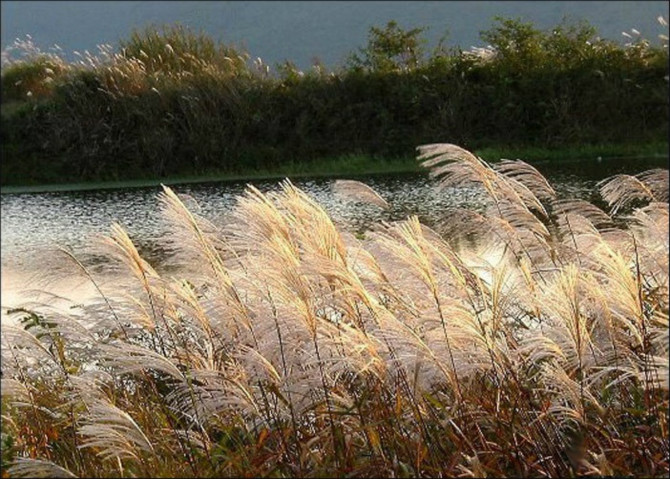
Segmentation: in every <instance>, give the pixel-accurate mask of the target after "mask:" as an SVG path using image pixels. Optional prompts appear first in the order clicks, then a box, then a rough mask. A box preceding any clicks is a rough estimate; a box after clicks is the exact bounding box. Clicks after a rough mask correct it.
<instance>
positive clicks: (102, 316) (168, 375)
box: [2, 144, 668, 477]
mask: <svg viewBox="0 0 670 479" xmlns="http://www.w3.org/2000/svg"><path fill="white" fill-rule="evenodd" d="M420 152H421V155H420V157H419V158H420V159H421V160H423V162H424V163H423V164H424V166H426V167H427V168H430V169H431V172H432V173H433V174H434V176H436V177H439V178H440V183H441V185H442V186H444V187H450V186H453V185H461V184H465V183H467V184H475V185H479V186H480V187H482V188H483V190H484V191H485V192H486V193H487V197H488V204H487V209H486V211H483V212H475V211H464V210H461V211H455V212H454V214H453V217H451V220H452V223H453V222H455V221H463V224H460V223H459V224H458V225H456V226H454V225H453V224H452V225H451V227H450V228H448V229H445V230H444V231H443V230H440V231H435V230H432V229H429V228H428V227H426V226H425V225H422V224H421V223H420V222H419V220H418V219H417V218H416V217H410V218H408V219H407V220H405V221H401V222H398V223H394V224H386V223H384V224H381V225H379V227H378V228H376V229H375V230H374V231H372V232H370V233H369V234H368V235H367V239H364V240H361V239H358V238H357V237H355V236H354V235H352V234H349V233H347V232H344V231H340V230H339V229H338V228H337V227H336V226H335V225H334V224H333V222H332V221H331V219H330V217H329V216H328V214H327V213H326V212H325V211H324V210H323V209H322V207H321V206H320V205H319V204H317V203H316V202H315V201H314V200H313V199H311V198H310V197H309V196H308V195H306V194H305V193H304V192H302V191H301V190H299V189H298V188H296V187H295V186H293V185H292V184H291V183H290V182H289V181H286V182H284V183H283V184H282V189H281V191H279V192H277V193H272V194H264V193H262V192H260V191H258V190H257V189H255V188H254V187H252V186H250V187H249V188H248V189H247V191H246V192H245V194H244V195H243V196H242V197H241V198H239V202H238V205H237V208H236V210H235V212H234V214H233V215H232V217H231V220H230V222H229V224H227V225H226V227H225V229H219V228H218V227H217V226H215V225H214V224H212V223H210V222H208V221H207V220H205V219H204V218H201V217H199V216H198V215H196V214H194V213H192V212H191V211H190V210H189V209H187V208H186V206H185V205H184V203H183V201H182V200H181V199H180V198H179V196H178V195H176V194H175V193H174V192H173V191H172V190H171V189H170V188H167V187H166V188H164V192H163V193H162V194H161V198H160V200H161V203H162V205H163V208H164V211H165V213H166V215H167V217H168V218H169V219H170V220H171V221H172V222H173V225H174V233H175V238H174V239H175V243H176V244H178V245H179V246H180V251H179V254H180V256H181V257H182V258H185V259H186V260H187V262H188V263H189V267H188V268H187V269H185V270H184V272H183V274H182V276H181V277H166V276H165V275H162V274H160V273H159V272H157V271H156V270H155V269H154V268H152V266H151V265H149V264H148V263H147V262H146V261H145V260H143V259H142V257H141V256H140V255H139V253H138V251H137V249H136V248H135V246H134V245H133V243H132V241H131V239H130V237H129V236H128V235H127V234H126V233H125V231H124V230H123V229H122V228H121V227H120V226H118V225H114V226H113V228H112V232H111V235H110V236H109V237H108V238H106V239H105V241H104V244H103V246H104V247H105V248H106V249H107V251H108V253H109V258H110V259H111V260H112V261H114V262H115V264H117V266H118V267H119V268H121V270H122V271H125V274H126V276H127V279H128V281H129V282H130V283H131V284H132V285H133V286H129V287H125V288H124V289H123V290H119V289H110V288H109V287H105V286H104V281H102V279H103V278H102V277H100V276H99V273H94V272H93V271H92V270H91V269H89V268H88V267H87V266H86V265H85V264H83V263H80V262H77V263H76V268H77V270H78V271H79V272H84V273H85V275H86V276H87V277H88V278H89V279H90V280H91V281H93V282H94V283H95V284H96V288H98V289H97V290H98V291H99V292H100V299H99V301H98V302H96V303H94V304H88V305H84V306H82V307H80V308H79V309H78V310H76V311H73V314H72V315H64V314H62V313H58V312H56V311H55V310H53V309H50V308H49V306H48V305H43V306H34V307H32V308H31V310H30V311H27V310H20V311H17V313H16V315H17V319H19V320H20V321H21V323H20V324H21V326H5V327H3V330H2V373H3V376H2V400H3V402H2V405H3V419H4V420H3V426H2V428H3V429H2V430H3V446H4V447H3V475H6V476H9V477H37V476H41V477H118V476H123V477H133V476H135V477H136V476H159V477H160V476H170V477H207V476H211V477H224V476H277V477H302V476H384V477H398V476H402V477H406V476H417V477H418V476H422V477H453V476H459V477H485V476H487V475H492V476H514V477H522V476H523V477H526V476H550V477H566V476H577V475H598V476H599V475H627V476H628V475H632V476H644V477H647V476H654V477H656V476H658V477H661V476H666V475H667V473H668V439H667V437H668V203H667V200H668V183H667V171H651V172H646V173H643V174H639V175H636V176H634V177H633V176H630V177H623V176H619V177H614V178H612V179H610V180H608V181H605V182H603V183H602V185H601V192H602V195H603V198H604V199H605V200H606V201H607V202H608V203H609V205H610V207H611V210H612V211H611V212H609V213H608V212H606V211H603V210H602V209H600V208H598V207H597V206H595V205H592V204H590V203H587V202H585V201H583V200H565V199H562V200H558V199H556V195H555V193H554V190H553V189H552V188H551V186H550V185H549V184H548V183H547V182H546V180H545V179H544V178H543V177H542V176H541V175H540V173H539V172H537V171H536V170H535V169H534V168H532V167H530V166H529V165H527V164H526V163H523V162H521V161H518V160H517V161H503V162H500V163H498V164H496V165H494V166H491V165H488V164H487V163H485V162H484V161H482V160H481V159H480V158H477V157H475V156H474V155H472V154H471V153H470V152H467V151H465V150H463V149H461V148H459V147H457V146H455V145H444V144H437V145H428V146H424V147H421V148H420ZM364 186H365V185H363V186H361V185H358V184H353V183H340V184H339V185H338V188H339V190H340V192H341V193H344V194H347V195H349V196H350V197H354V198H358V199H363V200H367V201H373V202H376V203H377V204H379V205H380V206H382V205H383V204H382V203H381V201H383V200H381V198H378V196H375V194H374V192H373V191H372V190H369V189H368V187H364ZM448 220H449V219H447V221H446V223H445V224H448V223H449V221H448Z"/></svg>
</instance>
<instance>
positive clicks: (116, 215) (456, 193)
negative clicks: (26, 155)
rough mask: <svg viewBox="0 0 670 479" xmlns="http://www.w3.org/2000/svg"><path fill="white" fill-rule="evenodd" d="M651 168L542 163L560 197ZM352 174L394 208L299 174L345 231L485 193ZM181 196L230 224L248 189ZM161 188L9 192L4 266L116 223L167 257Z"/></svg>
mask: <svg viewBox="0 0 670 479" xmlns="http://www.w3.org/2000/svg"><path fill="white" fill-rule="evenodd" d="M652 167H667V165H666V161H665V160H662V159H657V160H645V161H641V160H629V161H614V160H607V161H603V162H602V163H594V162H591V163H588V164H587V163H576V162H572V163H566V164H564V165H563V166H562V167H561V168H560V169H559V168H557V167H555V166H549V165H545V166H543V165H538V166H537V168H538V169H539V170H540V171H541V172H542V173H543V174H544V175H545V176H546V177H547V179H548V180H549V182H550V183H551V184H552V186H553V187H554V188H555V189H556V191H557V193H558V195H559V196H562V197H566V196H568V197H581V198H585V199H590V200H597V195H595V194H594V192H595V184H596V183H597V181H598V180H600V179H603V178H605V177H607V176H611V175H613V174H616V173H638V172H640V171H643V170H645V169H649V168H652ZM350 178H353V179H357V180H359V181H364V182H365V183H366V184H368V185H370V186H371V187H373V188H374V189H375V190H376V191H377V192H378V193H379V194H381V195H382V196H383V197H384V198H385V199H386V200H387V201H388V202H389V203H390V205H391V208H390V209H389V210H386V211H385V210H381V209H379V208H377V207H375V206H373V205H366V204H361V203H356V202H351V201H346V200H345V199H343V198H341V197H338V196H337V195H335V194H334V193H333V191H332V185H333V183H334V181H335V180H334V179H331V178H321V179H299V180H295V181H294V184H295V185H296V186H298V187H299V188H301V189H303V190H304V191H306V192H307V193H308V194H310V195H311V196H312V197H313V198H314V199H316V200H317V201H318V202H319V203H320V204H321V205H323V206H324V208H325V209H326V210H327V211H328V213H329V214H330V215H331V217H332V218H333V219H334V221H335V222H336V223H337V224H338V225H340V226H341V227H342V228H345V229H348V230H351V231H364V230H366V229H367V228H369V227H370V226H371V225H373V224H374V223H377V222H379V221H381V220H386V221H394V220H399V219H404V218H406V217H407V216H409V215H417V216H418V217H419V219H420V220H421V221H422V222H423V223H425V224H428V225H434V224H435V223H436V222H438V221H441V220H444V219H445V218H447V219H448V215H449V209H450V208H453V207H456V206H476V205H477V204H478V202H480V199H481V193H480V192H479V191H478V190H477V189H476V188H448V189H442V190H440V189H438V188H436V186H437V183H436V181H435V180H433V179H430V178H429V177H428V176H427V175H426V174H402V175H377V176H367V177H355V176H352V177H350ZM253 184H254V185H255V186H256V187H257V188H259V189H260V190H261V191H263V192H267V191H273V190H278V189H279V182H278V181H277V180H265V181H254V182H253ZM171 186H172V187H173V189H174V190H175V191H176V192H177V193H178V194H182V195H188V196H190V197H192V198H193V199H194V200H195V201H196V202H197V203H198V204H199V205H200V211H199V213H200V214H201V215H203V216H205V217H206V218H208V219H210V220H212V221H214V222H215V223H218V224H222V225H225V220H226V215H227V214H228V213H230V212H231V211H232V209H233V208H234V206H235V202H236V197H238V196H239V195H240V194H242V193H243V191H244V189H245V186H246V183H245V182H215V183H198V184H184V185H171ZM160 191H161V189H160V187H159V186H155V187H141V188H119V189H109V190H97V191H76V192H62V191H61V192H48V193H21V194H3V195H2V203H1V217H2V244H1V246H2V250H1V251H2V266H3V269H4V268H10V269H14V268H21V269H23V270H33V269H37V270H39V269H40V268H43V267H44V266H45V264H48V262H49V261H50V260H51V259H52V258H53V257H54V255H53V248H54V247H55V246H57V245H60V246H64V247H68V248H72V249H73V250H74V252H75V253H76V252H79V251H83V250H84V249H85V247H86V246H87V245H88V244H90V243H91V239H92V237H94V236H95V235H97V234H101V233H107V232H109V227H110V225H111V224H112V222H118V223H120V224H121V225H123V226H124V227H125V228H126V229H127V231H128V232H129V234H130V236H131V238H132V239H133V241H134V242H135V243H136V244H137V245H138V247H139V248H140V251H141V252H142V253H143V254H145V255H147V258H148V259H149V260H150V261H157V262H159V263H160V261H161V260H162V259H163V258H162V255H163V254H164V251H163V250H162V248H161V240H162V239H163V238H164V237H165V235H166V233H167V232H168V230H169V225H168V224H167V222H166V221H165V220H164V219H163V217H162V215H161V214H160V204H159V202H158V200H157V195H158V194H159V193H160Z"/></svg>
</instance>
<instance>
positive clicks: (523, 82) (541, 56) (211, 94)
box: [0, 19, 668, 186]
mask: <svg viewBox="0 0 670 479" xmlns="http://www.w3.org/2000/svg"><path fill="white" fill-rule="evenodd" d="M482 40H483V41H484V42H486V43H488V44H489V45H490V47H487V48H484V49H479V50H472V51H462V50H460V49H457V48H446V47H441V48H438V49H436V50H434V51H432V52H426V51H425V49H424V48H423V46H422V45H423V43H422V38H421V29H415V30H410V31H404V30H402V29H401V28H400V27H399V26H398V25H396V24H394V23H392V22H391V23H389V24H388V25H387V26H386V28H373V29H371V32H370V37H369V39H368V44H367V46H365V47H364V48H362V49H361V51H359V52H358V53H356V54H353V55H352V56H351V58H350V59H349V61H348V62H347V63H346V64H345V65H343V66H340V67H338V68H336V69H334V70H332V71H329V70H328V69H326V68H325V67H323V66H322V65H318V64H316V65H315V66H314V67H313V68H312V69H311V70H310V71H306V72H301V71H298V70H297V69H296V68H295V67H294V66H293V65H292V64H291V63H290V62H286V63H285V64H282V65H276V66H274V67H273V68H270V67H268V66H267V65H264V64H263V63H262V62H259V61H255V62H252V61H250V58H251V57H250V55H249V54H248V53H246V52H243V51H241V50H238V49H236V48H233V47H231V46H227V45H222V44H216V43H215V42H214V41H213V40H212V39H211V38H209V37H207V36H205V35H197V34H193V33H191V32H188V31H186V30H184V29H180V28H177V27H166V28H164V29H163V30H156V29H148V30H146V31H141V32H137V33H135V34H134V35H132V36H131V37H130V38H128V39H125V40H123V41H122V42H121V43H120V45H119V46H118V48H117V49H113V48H111V47H110V48H106V49H103V50H102V51H101V53H100V54H99V55H97V56H91V55H89V56H88V57H82V59H81V61H79V62H68V61H65V60H64V59H63V58H62V57H59V56H57V55H54V54H45V53H43V52H40V51H39V50H38V49H36V47H35V46H34V45H32V44H23V45H22V48H23V50H22V51H23V52H24V53H26V56H25V57H23V58H19V59H16V60H15V61H13V62H10V63H8V64H5V65H4V66H3V70H2V115H1V118H0V121H1V123H0V145H1V146H0V147H1V148H2V159H3V164H2V176H1V178H0V180H1V181H0V183H1V184H2V185H3V186H5V185H30V184H33V185H38V184H43V185H44V184H63V183H66V184H67V183H80V182H106V181H124V180H147V179H157V178H180V177H204V176H210V175H213V174H216V175H217V176H221V175H225V176H231V177H242V176H247V175H250V174H256V173H257V174H271V175H274V174H284V172H286V173H297V174H301V173H305V174H307V173H309V174H311V173H313V172H314V173H327V172H328V169H329V168H331V169H334V170H335V171H340V170H339V169H337V168H336V167H335V166H332V167H324V165H323V163H324V162H325V163H328V161H331V160H328V161H326V160H323V158H351V157H359V156H360V157H367V158H411V157H413V155H414V146H415V145H417V144H425V143H429V142H432V141H444V142H451V143H458V144H462V145H464V146H466V147H468V148H469V149H471V150H474V151H485V152H486V151H491V152H494V150H496V149H498V150H499V151H500V152H501V153H504V152H507V151H513V149H514V148H519V145H522V146H523V148H526V149H528V151H533V149H534V148H537V149H539V150H543V149H547V150H552V151H554V152H556V153H550V154H549V156H551V158H554V159H555V160H559V159H562V158H569V157H573V156H574V155H572V154H564V153H560V152H561V150H568V151H569V150H571V149H573V148H575V145H577V148H582V146H580V145H617V144H622V145H634V144H637V145H643V144H646V143H652V144H653V143H659V142H665V141H667V136H668V102H667V97H668V95H667V86H668V83H667V76H668V50H667V45H666V44H665V43H661V44H659V43H658V42H656V41H648V40H645V39H641V38H636V39H634V40H631V42H630V43H629V44H627V45H621V44H619V43H616V42H612V41H607V40H603V39H600V38H598V36H597V32H596V31H595V30H594V29H593V28H591V27H589V26H588V25H585V24H561V25H557V26H555V27H554V28H552V29H547V30H539V29H536V28H535V27H533V26H532V25H530V24H526V23H523V22H520V21H516V20H505V19H500V20H498V21H497V22H496V23H495V24H494V25H493V26H492V27H491V28H490V29H489V30H487V31H485V32H483V33H482ZM584 148H586V147H584ZM614 148H619V147H616V146H615V147H614ZM622 148H626V147H622ZM666 149H667V148H666ZM539 150H538V152H540V153H542V151H539ZM576 153H579V152H576ZM619 153H620V152H617V151H614V154H619ZM654 153H656V152H654ZM595 155H596V156H607V155H606V154H602V155H599V154H598V153H595ZM501 156H506V155H501ZM524 156H528V155H524ZM626 156H631V155H626ZM332 161H334V160H332ZM338 161H340V160H338ZM345 163H346V161H345ZM355 163H356V162H354V164H352V165H350V166H351V169H349V170H346V172H347V173H354V172H356V171H357V169H366V170H367V169H369V167H368V166H367V165H364V166H361V165H358V164H355ZM373 169H374V168H373Z"/></svg>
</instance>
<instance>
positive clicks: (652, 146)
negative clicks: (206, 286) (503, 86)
mask: <svg viewBox="0 0 670 479" xmlns="http://www.w3.org/2000/svg"><path fill="white" fill-rule="evenodd" d="M473 153H475V154H476V155H477V156H479V157H481V158H483V159H484V160H486V161H491V162H494V161H498V160H499V159H502V158H506V159H521V160H524V161H526V162H527V163H529V164H531V165H542V164H554V165H556V164H557V163H559V162H560V163H565V164H574V163H576V162H581V161H587V162H597V161H615V160H624V159H625V160H631V159H659V158H668V142H667V141H666V142H649V143H645V144H641V145H640V144H621V145H611V144H609V145H583V146H577V147H567V148H560V149H546V148H541V147H521V148H504V147H503V148H500V147H491V148H481V149H473ZM422 171H424V170H423V169H422V167H421V166H420V165H419V163H418V162H417V161H416V159H415V158H409V157H408V158H393V159H379V158H374V157H370V156H365V155H343V156H339V157H336V158H326V159H322V160H318V161H314V162H312V163H288V164H286V165H283V166H282V167H280V168H277V169H275V170H258V171H248V172H244V173H240V174H230V173H222V172H211V173H208V174H201V175H184V176H173V177H166V178H158V179H156V178H140V179H132V180H119V181H100V182H97V181H91V182H85V183H53V184H38V185H6V186H0V194H20V193H48V192H68V191H87V190H104V189H120V188H146V187H152V186H159V185H161V184H164V185H181V184H193V183H217V182H221V183H229V182H242V181H267V180H282V179H284V178H333V177H342V176H348V177H356V176H366V175H383V174H402V173H420V172H422Z"/></svg>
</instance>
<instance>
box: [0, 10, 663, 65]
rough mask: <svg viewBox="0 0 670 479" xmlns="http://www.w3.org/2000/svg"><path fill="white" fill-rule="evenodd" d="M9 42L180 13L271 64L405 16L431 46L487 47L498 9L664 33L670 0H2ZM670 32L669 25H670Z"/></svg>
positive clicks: (64, 36)
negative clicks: (422, 29) (485, 37)
mask: <svg viewBox="0 0 670 479" xmlns="http://www.w3.org/2000/svg"><path fill="white" fill-rule="evenodd" d="M1 9H2V12H1V13H2V45H1V46H2V48H3V49H4V48H6V47H7V46H8V45H9V44H11V43H12V42H13V40H14V39H15V38H16V37H24V36H25V34H30V35H31V36H32V37H33V39H34V41H35V43H37V45H38V46H40V47H41V48H42V49H46V48H47V47H49V46H52V45H53V44H55V43H56V44H59V45H60V46H61V47H62V48H63V49H64V50H65V51H68V52H71V51H73V50H79V51H83V50H87V49H88V50H90V51H92V52H94V51H96V45H98V44H101V43H111V44H113V45H115V44H116V43H117V42H118V40H119V39H120V38H123V37H126V36H127V35H128V34H129V33H130V32H131V31H132V30H133V28H137V27H143V26H145V25H147V24H150V23H153V24H163V23H172V22H180V23H182V24H184V25H187V26H189V27H191V28H193V29H194V30H204V31H206V32H207V33H209V34H210V35H212V36H213V37H215V38H217V39H221V40H223V41H225V42H231V43H235V44H238V45H243V46H245V47H246V48H247V50H248V51H249V53H250V54H251V55H252V56H253V57H258V56H259V57H261V58H263V60H264V61H265V63H267V64H271V65H272V64H274V63H276V62H280V61H283V60H284V59H290V60H293V61H294V62H295V63H296V64H298V66H300V67H301V68H305V67H307V66H309V65H310V64H311V63H312V59H313V58H314V57H318V58H320V59H321V60H322V61H323V62H324V63H326V64H327V65H331V66H332V65H335V64H336V63H338V62H341V61H342V60H343V59H344V58H345V57H346V55H347V54H348V53H350V52H351V51H353V50H355V49H356V48H358V47H361V46H363V45H365V43H366V39H367V32H368V29H369V27H370V26H373V25H376V26H380V25H384V24H386V22H388V21H390V20H397V21H398V22H399V23H400V25H401V26H402V27H404V28H413V27H416V26H428V27H430V29H429V31H428V32H427V33H426V35H425V36H426V38H428V40H429V42H430V44H431V45H434V44H436V42H437V40H438V38H440V37H441V36H442V35H443V34H444V33H445V32H446V31H449V33H450V35H449V37H448V38H449V44H451V45H460V46H462V47H464V48H469V47H470V46H482V42H481V41H480V40H479V32H480V31H481V30H484V29H488V28H489V27H490V26H491V25H492V19H493V17H494V16H495V15H502V16H506V17H520V18H522V19H523V20H527V21H532V22H534V23H535V24H536V25H537V26H538V27H541V28H548V27H550V26H553V25H556V24H557V23H559V22H560V21H561V19H562V18H563V17H565V16H566V15H567V16H570V17H572V18H575V19H579V18H583V19H586V20H588V21H589V22H590V23H592V24H593V25H594V26H596V27H597V28H598V30H599V32H600V33H601V35H602V36H603V37H605V38H612V39H615V40H620V39H623V37H622V35H621V32H622V31H624V30H625V31H630V29H631V28H636V29H637V30H639V31H640V32H641V33H642V34H643V35H645V36H647V37H648V38H652V39H654V40H655V39H656V38H657V35H658V34H660V33H664V32H663V28H662V27H661V26H660V25H659V24H658V22H657V20H656V19H657V17H658V16H659V15H663V16H664V17H665V18H667V17H668V2H667V1H627V2H626V1H594V2H590V1H589V2H574V1H572V2H551V1H549V2H544V1H543V2H539V1H523V2H520V1H505V2H492V1H490V2H483V1H479V2H455V1H454V2H420V1H411V2H399V1H396V2H375V1H361V2H331V1H327V2H307V1H304V2H275V1H272V2H229V1H225V2H224V1H219V2H214V1H212V2H177V1H172V2H160V1H144V2H137V1H123V2H121V1H117V2H102V1H67V2H62V1H61V2H58V1H48V2H28V1H4V0H3V1H2V4H1ZM666 32H667V28H666Z"/></svg>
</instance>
